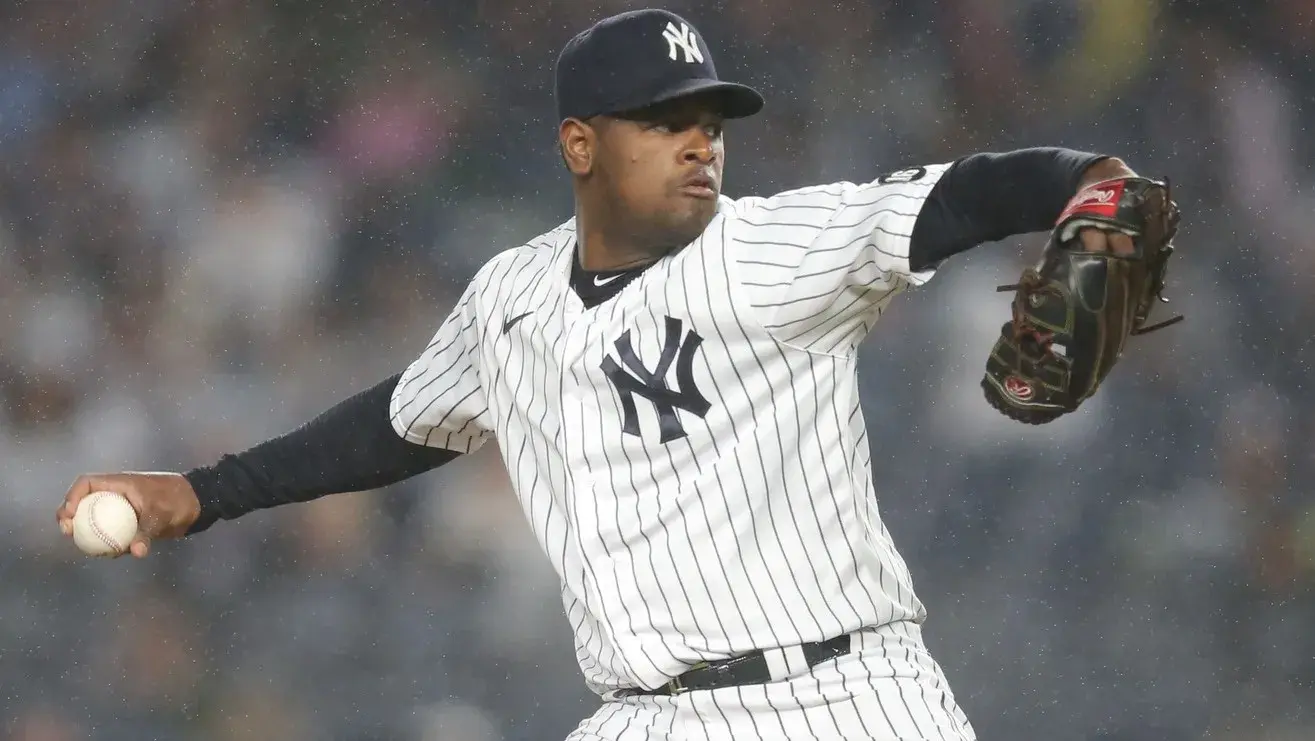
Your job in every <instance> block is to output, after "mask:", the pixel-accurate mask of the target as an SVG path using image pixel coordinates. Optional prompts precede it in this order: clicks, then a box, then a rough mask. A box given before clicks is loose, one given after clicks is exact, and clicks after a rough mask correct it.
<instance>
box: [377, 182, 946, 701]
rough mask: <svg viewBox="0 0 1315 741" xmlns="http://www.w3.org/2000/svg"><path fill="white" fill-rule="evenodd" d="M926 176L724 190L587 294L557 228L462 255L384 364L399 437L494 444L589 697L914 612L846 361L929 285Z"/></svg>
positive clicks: (568, 227) (910, 617)
mask: <svg viewBox="0 0 1315 741" xmlns="http://www.w3.org/2000/svg"><path fill="white" fill-rule="evenodd" d="M947 167H948V166H947V165H933V166H927V167H924V168H916V169H915V170H912V171H905V172H903V173H900V174H897V175H896V176H894V177H887V178H882V179H880V180H878V181H873V182H870V183H865V184H854V183H836V184H831V185H825V186H818V187H810V188H804V189H799V190H793V191H789V192H785V193H781V194H778V195H775V196H771V197H748V198H741V199H731V198H726V197H723V198H722V199H721V200H720V203H719V208H718V213H717V215H716V217H715V218H714V219H713V221H712V223H711V224H710V225H709V226H708V228H707V229H706V230H705V232H704V233H703V235H702V236H701V237H699V238H698V239H697V240H695V241H694V242H693V243H691V244H690V245H688V246H687V247H685V248H684V249H682V250H680V251H677V252H674V253H672V254H670V255H668V256H666V257H664V258H663V259H661V260H659V261H658V262H656V263H655V264H653V265H652V266H650V267H649V268H647V269H646V270H645V271H644V272H643V273H642V274H641V275H639V276H638V277H637V278H635V279H634V280H632V281H631V282H630V283H628V284H627V285H626V286H625V287H624V288H623V289H622V290H621V291H620V292H619V293H618V294H617V295H616V296H614V297H613V298H611V299H610V300H608V301H606V302H604V303H602V304H601V305H598V306H595V307H593V308H586V307H585V306H584V304H583V303H582V302H581V300H580V299H579V297H578V296H577V295H576V294H575V293H574V291H573V290H572V289H571V288H570V285H569V279H570V275H571V267H572V263H571V261H572V260H573V259H575V255H576V234H575V229H574V221H573V220H572V221H568V222H566V223H565V224H562V225H561V226H559V227H558V228H556V229H554V230H552V231H550V232H548V233H546V234H544V235H542V236H540V237H538V238H536V239H534V240H532V241H531V242H530V243H529V244H526V245H524V246H522V247H519V248H516V249H512V250H508V251H506V252H503V253H501V254H499V255H498V256H496V257H495V258H493V259H492V260H490V261H489V262H488V263H487V264H486V265H485V266H484V267H483V268H481V269H480V271H479V272H478V274H477V275H476V277H475V278H474V279H473V280H472V281H471V283H470V285H469V287H468V288H467V290H466V291H465V293H464V294H463V295H462V297H461V298H460V300H459V302H458V304H457V306H456V307H455V308H454V309H453V311H452V313H451V315H450V316H449V317H448V318H447V319H446V321H445V322H444V323H443V324H442V326H441V327H440V328H439V330H438V332H437V334H436V335H435V336H434V338H433V341H432V342H431V343H430V345H429V346H428V347H427V348H426V349H425V350H424V352H423V354H421V356H420V357H419V358H418V359H417V360H416V361H415V362H414V363H413V364H412V365H410V367H409V368H408V369H407V370H406V372H405V373H404V374H403V376H402V379H401V381H400V382H399V384H398V386H397V390H396V391H395V393H394V396H393V400H392V410H391V413H392V419H393V423H394V426H395V427H396V429H397V431H398V433H399V434H401V435H403V436H405V438H406V439H408V440H411V441H414V442H417V443H423V444H426V445H431V446H437V447H442V448H448V449H452V450H457V451H461V452H470V451H473V450H474V449H476V448H478V447H479V446H480V445H481V444H482V443H483V442H485V441H486V440H488V439H490V438H496V440H497V442H498V446H499V448H500V450H501V454H502V457H503V459H504V461H505V464H506V467H507V470H508V471H509V472H510V475H511V480H512V482H513V483H514V486H515V490H516V493H517V495H518V496H519V498H520V500H521V502H522V504H523V505H524V508H525V512H526V515H527V517H528V518H529V522H530V523H531V525H532V527H533V529H534V532H535V533H536V534H537V536H538V539H539V541H540V542H541V544H542V546H543V549H544V551H545V553H546V554H547V556H548V558H549V559H551V560H552V563H553V564H554V565H555V567H556V569H557V572H558V573H559V575H560V576H561V582H562V596H563V600H564V603H565V608H566V614H567V616H568V618H569V621H570V624H571V626H572V628H573V629H574V632H575V640H576V644H577V654H578V657H579V662H580V667H581V669H582V671H583V673H584V676H585V678H586V680H587V682H588V684H589V685H590V687H591V688H592V689H594V690H595V691H597V692H599V693H606V692H607V691H609V690H612V689H616V688H622V687H636V686H638V687H649V688H651V687H655V686H658V685H660V684H661V683H663V682H665V681H666V680H668V679H669V678H671V677H674V676H676V675H679V674H680V673H682V672H683V671H685V670H687V669H688V667H689V666H690V665H692V664H695V663H696V662H699V661H701V660H715V659H718V658H723V657H727V656H731V655H734V654H737V653H740V652H744V651H747V650H751V649H755V648H771V647H782V646H792V645H795V644H799V643H804V642H809V641H821V640H824V639H827V638H830V637H833V636H837V635H841V634H844V633H848V632H852V631H855V630H858V629H860V628H863V627H865V626H880V625H885V624H889V623H892V622H897V621H915V622H916V621H921V619H922V617H923V606H922V604H921V603H920V602H919V601H918V599H917V598H916V597H915V596H914V591H913V587H912V584H911V583H910V577H909V572H908V569H907V568H906V567H905V564H904V561H903V559H902V558H901V557H900V555H899V553H898V552H897V551H896V549H895V546H894V545H893V543H892V541H891V537H890V535H889V534H888V533H887V531H886V528H885V526H884V525H883V524H882V520H881V517H880V515H879V513H878V509H877V497H876V494H875V492H874V488H873V483H872V475H871V471H870V466H869V452H868V445H867V438H866V434H865V426H864V420H863V413H862V411H861V410H860V406H859V394H858V383H857V376H856V370H855V363H856V348H857V347H858V345H859V343H860V342H861V341H862V340H863V339H864V337H865V336H866V335H867V334H868V332H869V330H871V328H872V327H873V325H874V323H875V322H876V321H877V319H878V318H880V317H881V314H882V312H883V311H884V310H885V308H886V307H887V305H888V304H889V303H890V301H891V300H892V299H893V298H894V297H895V296H896V295H897V294H899V293H900V292H901V290H903V289H904V288H906V287H907V286H910V285H919V284H922V283H923V282H925V281H926V280H928V279H929V278H930V277H931V273H930V272H928V271H924V272H914V271H912V270H911V269H910V266H909V260H908V254H909V252H908V250H909V239H910V235H911V233H912V230H913V225H914V221H915V218H916V216H917V214H918V212H919V209H920V207H921V205H922V203H923V201H924V199H925V198H926V197H927V194H928V193H929V191H930V190H931V188H932V187H933V185H934V184H935V183H936V181H937V180H938V179H939V178H940V176H941V175H942V174H943V173H944V171H945V170H946V168H947Z"/></svg>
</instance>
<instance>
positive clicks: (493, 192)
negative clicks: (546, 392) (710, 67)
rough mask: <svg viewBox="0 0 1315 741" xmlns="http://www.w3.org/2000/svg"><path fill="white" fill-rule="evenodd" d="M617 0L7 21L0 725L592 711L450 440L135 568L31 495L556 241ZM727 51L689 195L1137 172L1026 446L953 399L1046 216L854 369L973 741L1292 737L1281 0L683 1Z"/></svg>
mask: <svg viewBox="0 0 1315 741" xmlns="http://www.w3.org/2000/svg"><path fill="white" fill-rule="evenodd" d="M630 7H634V4H633V3H629V2H623V1H621V0H540V1H539V2H533V3H528V2H519V1H518V0H470V1H468V2H442V1H433V2H422V1H421V0H395V1H394V2H390V3H378V4H376V3H358V2H348V1H347V0H317V1H316V2H309V1H308V0H286V1H282V2H274V1H273V0H125V1H124V2H118V3H93V2H76V1H74V0H29V1H28V2H10V3H6V4H4V6H3V10H0V461H3V465H2V466H0V535H3V538H4V543H5V550H6V552H7V553H6V555H5V556H4V557H3V558H0V723H3V725H0V739H7V740H8V741H75V740H77V739H89V740H90V739H95V740H97V741H99V740H102V739H103V740H105V741H111V740H114V741H117V740H118V739H130V740H132V741H147V740H149V739H204V740H207V741H208V740H214V741H237V740H238V739H244V740H245V739H281V741H298V740H300V739H343V740H344V741H376V740H378V741H383V740H385V739H388V740H391V739H404V740H411V739H415V740H417V741H439V740H442V741H500V740H505V741H539V740H543V739H546V740H548V741H551V740H552V739H560V738H561V737H563V736H564V735H565V733H566V732H567V731H568V730H569V729H570V728H571V727H572V726H573V725H574V723H575V722H576V721H577V720H578V719H579V718H581V717H583V716H584V715H585V714H587V713H589V712H591V710H592V708H593V706H594V704H595V700H594V699H593V698H591V697H589V696H586V694H585V692H584V689H583V685H582V682H581V681H580V680H579V674H578V670H577V669H576V667H575V664H574V660H573V651H572V648H571V636H570V632H569V628H568V626H567V623H566V621H565V619H564V618H563V617H562V616H561V612H560V602H559V599H558V596H557V588H556V582H555V578H554V576H553V574H552V573H551V571H550V570H549V567H548V566H547V563H546V560H545V559H543V558H541V556H540V554H539V553H538V551H537V546H536V545H535V543H534V542H533V540H532V538H531V537H530V533H529V530H528V528H526V527H525V525H524V523H523V522H522V520H521V514H520V510H519V507H518V505H517V504H516V503H515V501H514V499H513V497H512V496H511V494H510V492H509V490H508V486H507V480H506V476H505V474H504V472H503V471H502V469H501V464H500V462H499V460H498V459H497V457H496V456H495V455H494V451H492V450H485V451H482V452H481V453H479V454H477V455H475V456H472V457H471V458H470V459H469V460H465V461H462V462H459V463H457V464H453V465H451V466H449V467H447V468H445V469H443V470H440V471H437V472H434V473H432V474H428V475H425V476H422V477H419V478H417V479H415V480H414V481H412V482H408V483H406V484H404V485H399V486H396V487H392V488H390V489H388V490H386V491H379V492H363V493H360V494H353V495H343V496H338V497H331V498H328V499H325V500H321V501H319V502H317V503H314V504H312V505H307V506H300V507H294V508H286V509H285V510H279V511H273V512H262V513H258V514H256V515H252V516H249V517H248V518H245V519H243V520H241V521H239V522H237V523H230V524H221V525H219V526H217V527H216V528H214V529H213V530H212V531H210V532H209V533H207V534H206V535H204V536H202V537H200V538H197V539H196V540H194V541H191V542H186V543H181V544H170V545H168V546H166V547H163V548H161V549H160V550H158V551H157V553H156V555H155V556H154V557H152V558H151V559H149V560H148V561H145V562H128V561H126V560H119V561H91V560H88V559H84V558H81V557H79V556H78V555H77V554H76V553H75V552H74V551H73V548H72V546H71V545H70V544H69V543H68V542H67V541H65V540H63V539H62V538H59V537H58V535H57V530H56V529H55V527H54V524H53V511H54V508H55V506H56V504H57V503H58V502H59V499H60V497H61V496H62V494H63V492H64V489H65V488H66V486H67V485H68V484H69V483H70V481H71V480H72V478H73V477H74V476H75V475H76V474H77V473H80V472H83V471H87V470H103V469H114V470H118V469H122V468H136V469H170V470H174V469H180V468H185V467H188V466H191V465H195V464H198V463H203V462H208V461H210V460H212V459H213V458H214V457H216V456H218V455H219V454H220V453H222V452H226V451H234V450H238V449H241V448H245V447H247V446H249V445H251V444H254V443H256V442H259V441H260V440H262V439H264V438H265V437H266V436H269V435H272V434H276V433H279V432H282V431H284V430H287V429H289V428H291V427H292V426H295V425H296V424H299V423H300V422H302V421H304V420H305V419H307V418H309V417H310V416H311V415H313V414H315V413H317V412H318V411H319V410H321V409H323V408H325V407H327V406H328V405H330V404H332V403H333V402H335V401H336V400H338V399H340V398H343V397H345V396H347V395H348V394H350V393H353V392H355V391H356V390H358V389H361V388H364V387H366V386H368V385H371V384H373V383H374V382H375V381H377V380H378V379H379V378H382V377H384V376H385V375H387V374H389V373H392V372H394V371H396V370H400V369H401V368H402V367H403V365H404V364H405V363H407V362H408V361H409V360H410V359H411V358H412V356H413V355H415V354H416V353H417V352H418V351H419V349H421V348H422V347H423V345H424V343H425V341H426V340H427V339H428V337H429V334H430V333H431V332H432V331H433V330H434V329H435V328H436V327H437V325H438V323H439V322H440V321H441V319H442V317H443V316H444V314H445V312H446V310H447V309H448V308H449V307H450V305H451V304H452V302H453V301H454V299H455V297H456V294H457V292H458V291H459V290H460V288H461V287H462V285H463V284H464V282H465V281H466V280H467V279H468V278H469V277H470V276H471V275H472V273H473V271H474V270H475V268H476V267H477V266H478V265H479V264H480V263H481V262H482V261H484V260H485V259H487V258H488V257H490V256H492V255H493V254H494V253H496V252H497V251H500V250H502V249H505V248H508V247H512V246H515V245H517V244H520V243H521V242H522V241H524V240H526V239H528V238H529V237H531V236H533V235H535V234H537V233H539V232H540V231H543V230H545V229H547V228H549V227H551V226H553V225H555V224H557V223H559V222H560V221H561V220H563V219H564V218H565V217H566V216H568V215H569V213H570V211H569V209H570V192H569V186H568V183H567V181H566V179H565V177H564V172H563V171H562V169H561V167H560V163H559V161H558V159H557V154H556V150H555V134H554V132H555V127H556V123H557V122H556V121H554V120H553V115H552V111H553V107H552V84H551V79H552V65H553V62H554V61H555V58H556V52H557V50H558V49H559V48H560V46H561V44H562V43H563V42H564V41H565V40H566V39H567V38H569V37H570V36H571V35H572V34H573V33H574V32H575V31H577V30H579V29H580V28H582V27H584V26H585V25H587V24H588V23H590V22H592V21H593V20H596V19H597V18H599V17H601V16H602V15H604V14H606V13H610V12H615V11H618V10H622V9H627V8H630ZM667 7H669V8H670V9H672V10H675V11H677V12H681V13H685V14H687V15H688V16H689V17H690V18H691V19H692V20H694V21H695V23H696V24H697V25H699V26H700V28H701V29H702V30H703V32H704V33H705V34H706V36H707V37H708V38H709V40H710V41H711V43H712V44H713V47H714V49H715V50H716V55H717V62H718V66H719V69H720V71H721V72H722V74H723V75H724V76H727V77H731V78H734V79H743V80H745V81H746V82H750V83H752V84H754V85H756V86H758V87H759V88H760V89H762V90H764V91H765V92H766V93H767V94H768V98H769V101H768V108H767V111H766V112H765V113H764V115H763V116H761V117H760V118H757V119H753V120H749V121H744V122H736V123H735V124H734V125H732V126H730V127H729V129H728V133H727V136H728V142H727V144H728V150H729V161H730V164H729V167H728V170H727V187H726V190H727V193H728V194H729V195H731V196H739V195H749V194H767V193H770V192H775V191H778V190H783V189H786V188H791V187H795V186H798V185H804V184H809V183H814V182H824V181H834V180H841V179H849V180H860V179H870V178H871V177H873V176H875V175H876V174H877V173H879V172H881V171H885V170H891V169H895V168H898V167H901V166H904V165H907V164H918V163H926V162H938V161H947V160H950V159H953V158H955V157H958V156H961V155H964V154H968V153H970V152H973V151H979V150H996V151H998V150H1002V149H1009V148H1014V147H1023V146H1032V145H1041V144H1053V145H1063V146H1070V147H1075V148H1080V149H1088V150H1098V151H1105V152H1110V153H1113V154H1118V155H1120V156H1123V157H1124V158H1125V159H1126V160H1127V161H1128V162H1129V163H1130V164H1131V165H1132V166H1133V167H1134V168H1135V169H1137V170H1138V171H1140V172H1143V173H1144V174H1148V175H1154V176H1160V175H1169V176H1171V178H1172V179H1173V181H1174V183H1175V194H1176V198H1177V200H1178V201H1179V202H1180V203H1181V204H1182V206H1183V208H1184V212H1185V217H1186V221H1185V224H1184V228H1183V230H1182V232H1181V235H1180V238H1179V240H1178V245H1179V253H1178V255H1176V256H1175V258H1174V261H1173V264H1172V265H1171V272H1170V276H1171V280H1170V285H1169V290H1168V295H1169V296H1170V298H1171V299H1172V300H1173V301H1174V304H1173V305H1171V306H1169V307H1168V308H1169V309H1173V310H1177V311H1182V312H1185V313H1186V314H1187V322H1186V323H1184V324H1181V325H1179V326H1177V327H1175V328H1174V329H1172V330H1166V331H1165V332H1164V333H1161V334H1156V335H1152V337H1151V338H1144V339H1141V340H1134V341H1133V346H1132V349H1131V351H1130V352H1129V354H1128V355H1127V356H1126V359H1125V360H1124V361H1123V363H1122V365H1120V366H1119V368H1118V369H1117V370H1116V371H1115V373H1114V375H1113V377H1112V379H1111V380H1110V381H1109V383H1108V385H1107V386H1106V387H1105V388H1104V389H1103V390H1102V391H1101V393H1100V394H1099V396H1098V397H1097V398H1095V399H1093V400H1092V401H1091V402H1089V403H1088V405H1087V406H1085V407H1084V408H1083V410H1082V411H1081V412H1080V413H1078V414H1075V415H1072V416H1071V417H1070V418H1066V419H1064V420H1063V421H1060V422H1057V423H1055V424H1054V425H1052V426H1050V427H1047V428H1045V429H1039V430H1038V429H1030V428H1029V429H1023V428H1021V427H1020V426H1017V425H1012V424H1008V423H1006V422H1004V421H1003V419H1002V418H999V417H998V416H997V415H995V413H994V412H992V411H990V410H989V409H988V408H987V407H986V405H985V404H984V403H983V402H982V401H981V399H980V392H979V390H978V387H977V382H978V379H979V377H980V373H981V369H982V363H983V362H984V360H985V357H986V353H987V351H988V349H989V347H990V345H991V343H992V341H993V339H994V336H995V333H996V332H997V331H998V329H999V325H1000V323H1001V322H1003V321H1004V319H1005V317H1006V314H1007V305H1008V300H1009V299H1008V296H1007V295H1002V294H996V293H994V287H995V286H996V285H997V284H1000V283H1006V282H1010V281H1011V280H1012V279H1013V278H1015V277H1016V275H1017V271H1018V270H1019V268H1020V267H1021V266H1022V265H1023V264H1024V261H1025V260H1029V259H1031V258H1032V257H1034V256H1035V254H1036V251H1037V250H1038V249H1039V247H1040V245H1041V243H1042V242H1041V239H1042V236H1036V237H1029V238H1026V239H1018V240H1010V241H1008V242H1006V243H1003V244H994V245H987V246H983V247H981V248H979V249H977V250H975V251H973V252H971V253H969V254H967V255H964V256H962V257H960V258H957V259H956V260H954V261H952V262H951V263H950V264H947V265H946V266H945V267H944V269H943V270H942V271H941V273H940V275H938V277H937V280H935V281H933V282H932V283H931V284H929V285H928V286H926V287H924V288H922V289H918V290H917V291H915V292H912V293H909V294H906V295H905V296H904V297H902V298H901V299H899V302H898V305H897V306H896V308H894V309H893V310H892V311H891V312H889V313H888V314H887V315H886V319H885V321H883V322H882V323H881V324H880V325H879V326H878V327H877V329H876V330H875V332H874V334H873V336H872V338H871V340H870V342H869V343H868V345H867V346H866V350H865V357H864V364H863V365H862V366H861V367H862V373H861V378H862V382H863V385H864V393H865V395H866V399H865V401H866V412H867V415H868V420H869V423H870V425H871V435H870V439H871V444H872V446H873V459H874V464H875V465H876V467H877V470H876V477H877V481H878V489H879V491H880V493H881V496H882V503H881V506H882V509H883V512H884V514H885V517H886V518H887V520H888V522H889V525H890V529H891V530H892V532H893V533H894V534H895V538H896V542H897V544H898V545H899V546H900V547H901V548H902V550H903V552H904V555H905V557H906V558H907V559H908V561H909V562H910V565H911V567H912V569H913V571H914V575H915V579H916V580H917V581H916V583H917V584H918V586H919V588H920V590H921V594H922V597H923V598H924V600H925V601H926V602H927V603H928V606H929V609H930V613H931V618H930V621H929V624H928V636H929V640H930V641H931V643H932V648H933V651H934V652H935V653H936V655H937V656H938V657H939V658H940V661H941V662H942V663H943V665H944V666H945V668H946V671H947V673H948V675H949V676H950V678H951V681H952V684H953V686H954V688H955V689H956V692H957V693H958V695H959V698H960V700H961V702H962V704H963V705H964V706H965V707H966V709H967V710H968V713H969V715H970V717H971V718H972V719H973V721H974V723H975V724H976V726H977V728H978V732H979V735H980V736H981V738H983V739H1008V738H1055V739H1080V740H1084V741H1085V740H1091V741H1095V740H1096V739H1103V740H1104V741H1176V740H1178V739H1182V740H1184V741H1189V740H1192V741H1195V740H1197V739H1219V740H1221V741H1223V740H1227V741H1234V740H1238V741H1240V740H1242V739H1247V740H1248V741H1292V740H1295V739H1308V738H1315V687H1312V681H1315V631H1312V630H1311V629H1310V626H1311V624H1312V622H1313V621H1315V602H1312V595H1313V594H1315V590H1312V575H1313V574H1315V570H1313V568H1312V567H1313V566H1315V517H1312V514H1315V510H1313V509H1312V505H1315V502H1313V501H1312V498H1311V496H1310V492H1309V490H1308V489H1307V488H1306V487H1305V486H1303V483H1304V482H1309V481H1310V480H1311V476H1312V474H1313V473H1315V445H1312V443H1311V440H1312V439H1315V403H1313V400H1315V397H1313V396H1312V395H1311V393H1310V387H1309V385H1308V383H1307V380H1306V377H1307V374H1308V373H1309V368H1310V362H1311V358H1312V350H1311V339H1310V333H1309V330H1308V328H1309V327H1310V326H1312V322H1313V321H1315V300H1313V297H1315V290H1313V288H1315V280H1313V278H1315V249H1312V248H1313V247H1315V244H1312V236H1311V235H1312V234H1313V233H1315V138H1312V137H1310V136H1309V131H1310V130H1311V127H1312V125H1315V65H1312V63H1311V53H1312V47H1313V46H1315V2H1312V0H1274V1H1270V2H1266V1H1262V0H1248V2H1245V3H1243V2H1238V1H1237V0H1218V1H1217V2H1205V1H1201V2H1170V1H1169V0H937V1H936V2H927V1H925V0H826V1H825V2H813V3H803V4H801V3H798V2H794V1H793V0H716V1H715V2H694V1H693V0H690V1H688V2H685V1H682V2H673V3H670V4H669V5H668V6H667Z"/></svg>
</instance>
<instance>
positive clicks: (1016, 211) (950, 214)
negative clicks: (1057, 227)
mask: <svg viewBox="0 0 1315 741" xmlns="http://www.w3.org/2000/svg"><path fill="white" fill-rule="evenodd" d="M1107 158H1108V155H1099V154H1091V153H1090V152H1080V151H1076V150H1072V149H1064V148H1062V147H1034V148H1031V149H1018V150H1014V151H1012V152H982V153H979V154H974V155H970V156H968V157H964V158H963V159H961V160H958V161H956V162H955V163H954V164H952V165H951V166H950V167H949V169H947V170H946V171H945V174H943V175H942V176H941V179H940V180H939V181H937V183H936V185H935V186H934V187H933V188H932V191H931V193H930V194H929V195H928V196H927V200H926V201H925V202H924V203H923V206H922V209H921V210H920V211H919V212H918V219H917V221H916V222H914V226H913V236H912V237H911V238H910V241H909V263H910V267H912V268H913V270H924V269H926V268H928V267H932V266H935V265H936V264H937V263H940V262H941V261H943V260H945V259H946V258H949V257H952V256H954V255H957V254H958V253H960V252H963V251H965V250H968V249H970V248H972V247H974V246H976V245H979V244H981V243H983V242H992V241H995V240H999V239H1004V238H1006V237H1010V236H1013V235H1016V234H1028V233H1031V232H1039V231H1048V230H1050V229H1051V228H1052V227H1053V226H1054V222H1055V219H1057V218H1059V214H1060V212H1062V211H1063V210H1064V206H1065V204H1067V203H1068V201H1069V199H1070V198H1072V197H1073V194H1074V193H1076V192H1077V189H1078V184H1079V183H1080V182H1081V181H1082V176H1083V173H1085V172H1086V170H1087V168H1089V167H1091V166H1092V165H1093V164H1095V163H1097V162H1099V161H1101V160H1103V159H1107Z"/></svg>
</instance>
